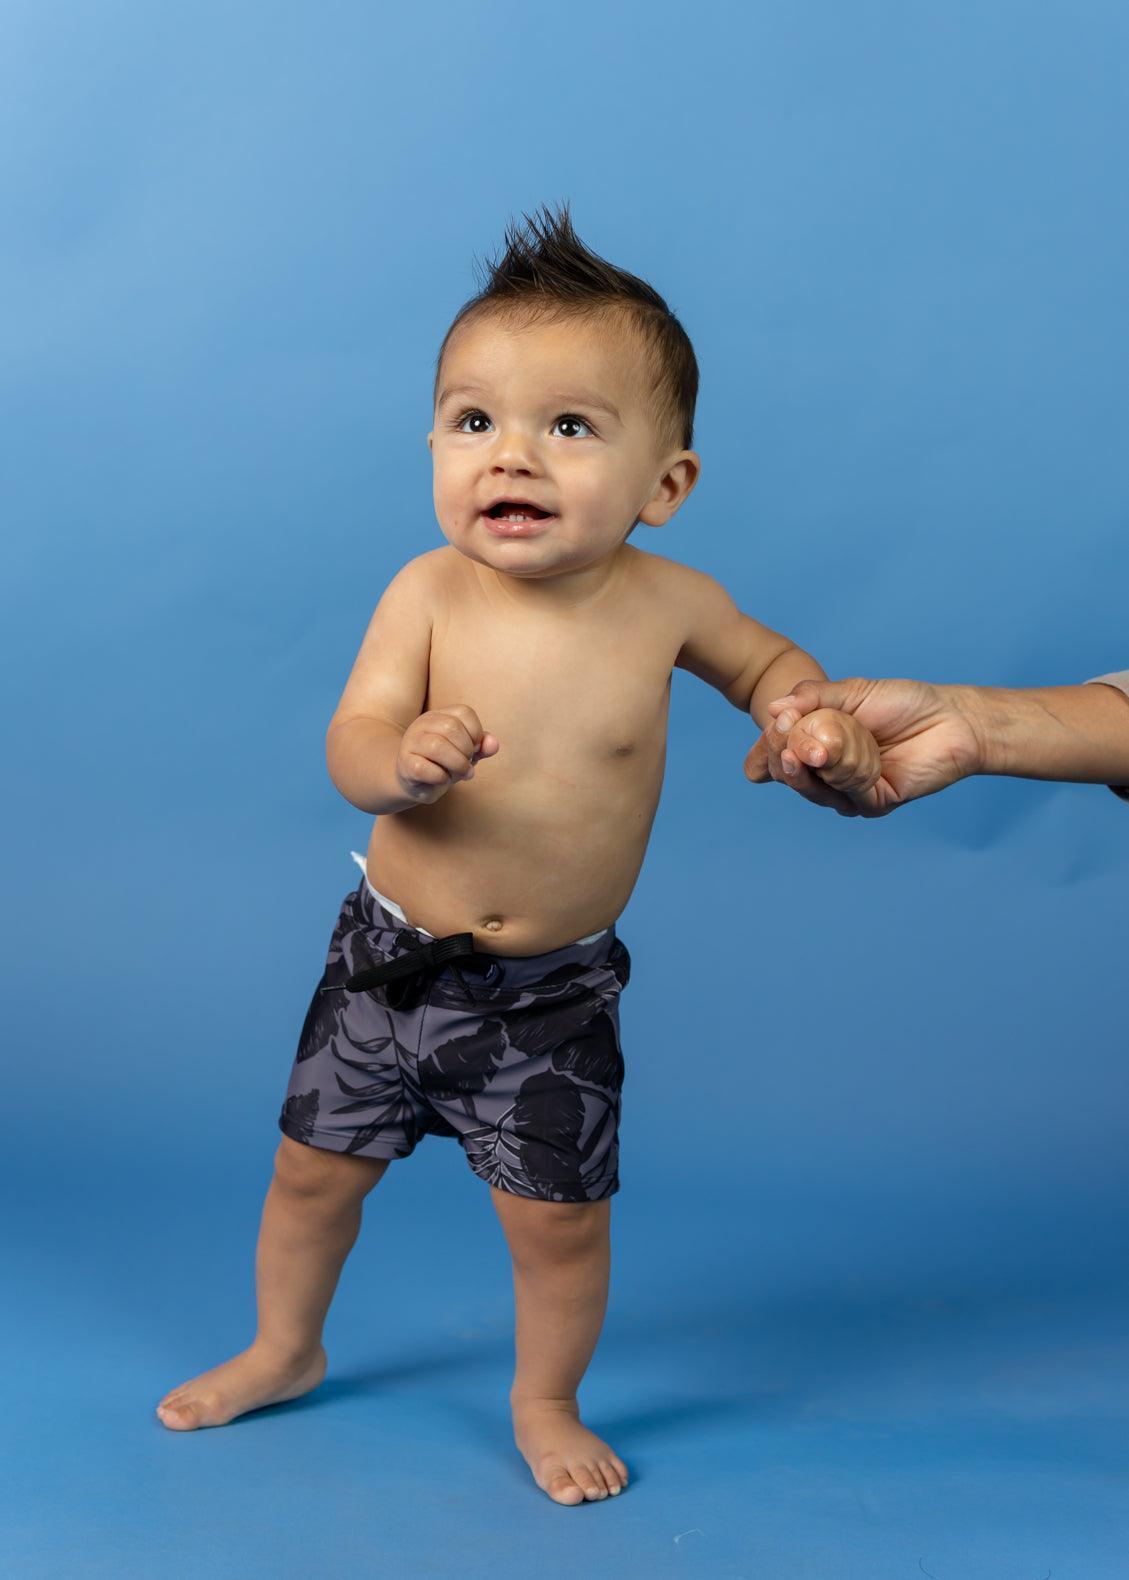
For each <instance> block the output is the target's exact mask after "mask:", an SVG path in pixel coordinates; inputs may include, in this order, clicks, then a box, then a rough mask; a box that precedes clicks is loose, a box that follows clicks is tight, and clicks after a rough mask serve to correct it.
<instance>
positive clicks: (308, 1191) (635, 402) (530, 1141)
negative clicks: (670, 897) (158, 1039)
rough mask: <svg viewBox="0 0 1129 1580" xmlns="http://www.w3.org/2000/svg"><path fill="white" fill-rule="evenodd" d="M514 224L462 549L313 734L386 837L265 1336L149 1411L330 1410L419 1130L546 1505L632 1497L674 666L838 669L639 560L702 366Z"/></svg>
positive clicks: (804, 733)
mask: <svg viewBox="0 0 1129 1580" xmlns="http://www.w3.org/2000/svg"><path fill="white" fill-rule="evenodd" d="M526 219H527V224H528V229H527V230H526V231H519V230H517V229H511V231H510V232H509V233H508V235H507V248H506V251H505V254H504V257H503V258H502V261H501V262H500V263H498V264H494V265H492V268H491V273H490V278H489V280H488V282H487V284H486V286H485V288H484V289H483V290H482V291H481V292H480V294H479V295H478V296H476V297H474V298H472V299H471V300H470V301H469V302H467V303H466V304H465V305H464V306H463V308H462V309H461V310H460V311H459V313H458V315H457V316H456V318H455V320H454V322H453V323H452V325H451V327H450V329H449V330H448V333H447V336H446V338H445V340H444V342H443V345H442V347H441V349H440V352H439V356H438V358H437V362H436V377H435V405H434V426H433V431H432V432H431V433H430V434H429V435H428V445H429V447H430V450H431V454H432V460H433V463H434V478H435V511H436V515H437V517H438V520H439V525H440V528H441V529H442V532H443V536H444V537H445V539H446V540H447V541H446V544H445V545H444V546H443V547H441V548H437V549H431V550H429V551H427V552H425V553H423V554H420V555H418V556H417V557H416V558H415V559H412V560H410V561H409V562H408V563H407V564H406V565H404V567H403V568H402V569H401V570H400V571H399V572H398V573H397V574H396V575H395V576H394V577H393V579H392V581H391V582H390V583H389V585H388V586H387V588H386V589H385V591H384V593H383V595H382V597H381V598H380V601H379V603H378V604H377V607H376V610H375V612H374V614H373V616H372V621H371V623H370V625H369V628H368V631H367V633H366V635H365V637H364V640H363V642H362V644H361V648H360V651H359V653H358V655H357V659H356V662H355V664H354V666H353V669H352V672H351V674H350V675H349V678H348V681H347V683H346V686H345V689H344V692H343V694H342V696H341V700H340V702H339V704H338V706H337V711H336V713H335V714H334V716H333V719H332V720H331V722H330V725H329V731H328V738H327V755H328V766H329V772H330V776H331V778H332V780H333V782H334V784H335V785H336V786H337V788H338V789H339V790H340V792H341V794H342V795H343V796H344V797H345V798H346V799H347V800H348V801H350V802H351V803H352V804H353V805H354V806H356V807H359V808H360V809H361V810H362V811H364V812H367V813H371V814H373V815H374V822H373V829H372V836H371V839H370V841H369V845H368V851H367V856H366V857H365V858H364V864H365V872H364V876H363V878H361V879H360V880H359V882H358V884H357V886H356V888H354V889H353V890H351V892H350V893H349V894H348V895H347V896H346V897H345V900H344V902H343V904H342V907H341V911H340V915H339V916H338V918H337V921H336V924H335V926H334V930H333V936H332V939H331V941H330V946H329V954H328V959H327V961H326V966H325V970H324V973H323V975H322V978H321V981H320V983H319V984H318V987H317V989H316V990H315V992H314V994H313V999H312V1001H311V1004H310V1007H309V1011H308V1013H307V1015H306V1020H305V1024H304V1025H303V1027H302V1031H301V1034H300V1037H299V1041H298V1049H297V1056H296V1058H295V1060H294V1065H293V1069H292V1073H291V1077H290V1084H289V1089H288V1091H287V1094H286V1098H285V1101H284V1104H283V1108H282V1112H281V1115H280V1117H279V1126H280V1129H281V1130H282V1138H281V1141H280V1143H279V1147H278V1151H277V1153H276V1156H275V1165H274V1177H273V1179H272V1181H271V1184H270V1189H269V1190H268V1192H267V1197H266V1202H265V1204H264V1207H263V1217H262V1226H261V1229H260V1234H259V1242H258V1250H257V1256H256V1283H257V1291H258V1315H259V1321H258V1333H257V1335H256V1337H255V1339H254V1341H253V1343H252V1344H251V1345H250V1346H249V1347H248V1348H247V1349H246V1350H243V1351H242V1352H241V1353H240V1354H238V1355H236V1356H235V1357H234V1358H233V1359H231V1360H229V1361H227V1362H226V1363H225V1364H223V1365H221V1366H217V1367H215V1368H213V1369H212V1370H211V1371H208V1372H204V1373H203V1374H202V1375H201V1376H199V1377H196V1378H194V1379H193V1380H192V1381H191V1382H187V1383H184V1384H183V1385H182V1386H181V1387H179V1388H175V1389H173V1390H172V1391H171V1392H170V1393H168V1394H167V1395H166V1396H165V1398H164V1399H163V1400H162V1401H161V1404H160V1405H159V1406H158V1411H157V1413H158V1416H159V1418H160V1420H161V1421H162V1422H163V1423H164V1425H165V1426H167V1427H169V1428H172V1429H175V1430H179V1431H184V1430H190V1429H192V1428H195V1427H201V1426H221V1425H223V1424H224V1423H226V1422H228V1421H230V1420H231V1419H232V1418H233V1417H234V1416H237V1415H239V1414H241V1413H242V1412H244V1411H247V1410H251V1409H255V1408H258V1407H261V1406H263V1405H268V1404H275V1403H278V1402H280V1401H282V1400H284V1399H293V1398H295V1397H296V1396H297V1395H299V1394H302V1393H306V1392H308V1391H309V1390H310V1389H312V1388H315V1387H317V1385H318V1384H319V1383H320V1382H321V1380H322V1378H323V1377H324V1375H325V1369H326V1354H325V1350H324V1349H323V1347H322V1344H321V1335H322V1327H323V1323H324V1320H325V1316H326V1313H327V1310H328V1308H329V1303H330V1300H331V1299H332V1296H333V1292H334V1289H335V1288H336V1285H337V1280H338V1276H339V1274H340V1272H341V1268H342V1265H343V1263H344V1260H345V1257H346V1256H347V1255H348V1253H349V1250H350V1249H351V1247H352V1245H353V1242H354V1241H355V1239H356V1237H357V1233H358V1230H359V1228H360V1221H361V1207H362V1202H363V1200H364V1198H365V1196H366V1195H367V1194H368V1192H369V1191H371V1190H372V1188H373V1186H374V1185H376V1184H377V1183H378V1181H379V1180H380V1179H381V1178H382V1177H383V1176H384V1174H385V1172H386V1170H387V1168H388V1165H389V1163H390V1162H391V1161H392V1160H393V1159H395V1158H404V1157H407V1156H408V1154H409V1153H411V1152H412V1151H413V1150H414V1148H415V1147H416V1145H417V1144H418V1142H419V1141H420V1140H421V1139H422V1138H423V1137H424V1136H425V1135H427V1134H428V1133H429V1132H430V1133H433V1134H435V1135H441V1136H451V1137H454V1138H455V1139H456V1140H457V1141H458V1142H459V1144H460V1145H461V1146H462V1148H463V1150H464V1152H465V1154H466V1158H467V1162H468V1163H469V1165H470V1168H471V1169H472V1171H473V1172H474V1173H475V1174H476V1175H478V1177H479V1178H480V1179H481V1180H484V1181H485V1182H486V1183H487V1184H488V1185H489V1186H490V1196H491V1200H492V1202H493V1204H494V1208H495V1210H496V1211H497V1213H498V1217H499V1219H500V1221H501V1225H502V1229H503V1232H504V1234H505V1237H506V1240H507V1243H508V1245H509V1249H510V1252H511V1254H512V1258H513V1277H514V1297H515V1329H516V1332H515V1350H516V1368H515V1374H514V1380H513V1386H512V1388H511V1391H510V1406H511V1409H512V1414H513V1426H514V1438H515V1442H516V1444H517V1447H518V1449H519V1450H520V1452H521V1454H522V1455H523V1456H524V1458H525V1459H526V1461H527V1462H528V1464H529V1468H530V1470H531V1472H532V1474H533V1477H534V1480H535V1481H536V1483H537V1485H538V1486H539V1487H540V1488H542V1489H543V1491H544V1492H546V1493H547V1494H548V1496H549V1497H550V1498H552V1499H553V1500H554V1501H556V1502H557V1503H562V1504H577V1503H581V1502H583V1501H584V1500H586V1499H598V1498H605V1497H607V1496H608V1495H609V1494H615V1493H618V1492H620V1491H621V1490H622V1488H623V1487H624V1486H626V1484H627V1478H628V1471H627V1466H626V1465H625V1464H624V1462H623V1460H622V1459H621V1458H620V1457H619V1455H618V1454H617V1452H616V1450H615V1448H614V1447H613V1446H612V1445H610V1444H608V1443H605V1442H603V1441H602V1440H601V1439H600V1438H599V1437H597V1436H596V1434H595V1433H594V1432H591V1431H590V1430H589V1429H588V1428H587V1427H586V1426H584V1425H583V1424H582V1422H581V1420H580V1413H579V1407H578V1405H577V1389H578V1387H579V1385H580V1381H581V1378H582V1377H583V1375H584V1372H585V1370H586V1368H587V1366H588V1363H589V1361H590V1359H591V1357H592V1353H593V1351H594V1349H595V1346H596V1341H597V1339H598V1337H599V1333H600V1328H601V1324H602V1322H603V1317H604V1308H605V1304H606V1300H607V1292H608V1270H609V1220H610V1211H611V1197H612V1196H613V1195H614V1193H615V1192H616V1191H617V1190H618V1189H619V1175H618V1157H619V1146H618V1125H619V1119H620V1095H621V1086H622V1081H623V1072H624V1064H623V1052H622V1048H621V1045H620V1035H619V995H620V993H621V992H622V990H623V988H624V987H625V986H626V984H627V981H628V978H629V975H630V969H631V961H630V956H629V954H628V951H627V949H626V947H625V945H624V944H623V942H622V940H621V939H620V938H619V937H618V935H617V933H616V920H617V918H618V917H619V915H620V913H621V912H622V910H623V908H624V906H625V905H626V903H627V901H628V899H629V898H630V896H631V892H632V889H633V887H634V884H635V880H636V878H637V876H638V874H639V869H640V867H641V865H642V861H643V856H644V852H645V850H646V847H647V840H648V835H649V834H650V830H651V825H652V822H653V820H654V816H655V811H656V808H657V805H658V800H659V793H660V789H661V785H662V778H663V765H664V759H665V751H666V729H667V712H668V704H669V699H670V684H671V673H672V671H673V670H674V669H675V668H676V667H677V668H681V669H686V670H690V671H691V672H692V673H693V674H695V675H698V676H699V677H700V678H701V679H702V680H704V681H706V682H708V684H710V685H711V686H714V687H716V688H717V690H718V691H720V692H721V694H722V695H723V696H724V697H725V698H726V699H727V700H728V701H729V702H731V703H732V704H733V706H734V707H735V708H739V709H741V711H742V712H744V713H748V714H750V715H751V717H752V718H753V719H754V720H756V721H757V723H758V725H767V724H768V723H769V718H770V716H769V712H768V705H769V703H770V702H772V701H773V700H774V699H777V698H779V697H781V696H782V695H784V694H786V693H787V692H789V691H790V690H791V689H792V687H793V686H795V685H796V684H797V682H799V681H801V680H804V679H806V678H811V679H816V680H820V679H825V678H826V677H825V676H824V672H823V670H822V669H821V668H820V667H819V665H818V664H817V663H816V662H815V660H814V659H812V658H811V657H809V655H808V654H807V653H805V652H803V651H802V650H801V649H800V648H798V647H796V646H795V644H794V643H792V642H790V641H789V640H788V639H787V637H784V636H781V635H779V634H778V633H777V632H775V631H772V630H769V629H768V628H767V627H766V626H763V625H760V624H758V622H757V621H756V620H753V619H750V617H749V616H748V615H746V614H743V613H742V612H741V611H740V610H739V609H738V608H737V606H736V605H735V604H734V602H733V600H732V599H731V598H730V597H729V595H728V593H727V592H726V591H725V590H724V588H723V587H721V585H720V584H719V583H718V582H716V581H715V580H713V578H711V577H710V576H708V575H706V574H704V573H703V572H701V571H697V570H693V569H690V568H689V567H687V566H685V565H682V564H680V563H678V562H677V561H674V560H669V559H666V558H664V557H663V556H661V555H658V554H653V553H650V552H648V551H647V550H645V549H643V548H640V547H638V546H633V545H631V544H629V543H628V542H627V539H628V538H629V537H630V536H631V534H632V532H633V531H634V530H635V528H636V527H637V526H640V525H643V526H647V527H661V526H663V525H664V524H665V523H666V522H667V521H669V520H670V518H671V517H672V516H673V515H674V513H675V512H676V511H677V510H678V509H679V507H680V506H681V504H682V503H683V501H684V500H685V499H686V496H687V495H688V494H689V493H690V491H691V489H692V488H693V487H694V484H695V483H696V481H697V478H698V475H699V471H700V461H699V457H698V456H697V455H696V454H695V453H694V451H692V450H691V449H690V444H691V443H692V434H693V418H694V405H695V400H696V397H697V388H698V369H697V363H696V360H695V356H694V352H693V349H692V347H691V345H690V341H689V339H688V338H687V335H686V333H685V331H684V329H683V328H682V326H681V325H680V324H679V322H678V320H677V318H676V317H675V316H674V314H673V313H672V312H671V311H670V310H669V309H668V307H667V305H666V303H665V302H664V301H663V299H662V297H660V296H659V295H658V294H657V292H656V291H654V290H653V289H652V288H651V287H650V286H649V285H647V284H645V283H644V282H643V281H642V280H640V279H638V278H636V277H635V276H634V275H631V274H628V273H626V272H624V271H623V270H621V269H618V268H615V267H613V266H612V265H611V264H609V263H607V262H606V261H605V260H603V259H601V258H599V257H597V256H596V255H595V254H593V253H592V252H590V251H589V250H588V249H587V248H586V247H585V246H584V245H583V244H582V243H581V242H580V240H579V239H578V238H577V236H576V234H575V232H574V231H573V229H572V225H571V222H570V220H569V216H568V209H567V206H565V207H563V208H562V210H561V211H560V212H559V213H557V214H554V213H552V212H551V211H549V210H545V211H543V213H542V214H541V215H540V216H538V217H537V218H535V219H532V220H531V219H529V217H528V216H526ZM772 728H773V729H774V730H775V732H776V733H775V736H774V742H775V745H776V748H777V750H780V751H782V750H783V749H784V747H785V746H787V747H788V749H789V751H790V752H791V753H793V754H794V755H795V756H796V757H797V758H798V759H799V760H800V761H802V762H803V763H804V764H805V765H807V766H808V767H809V768H812V769H814V770H816V771H817V772H818V773H820V775H821V776H822V777H824V778H825V779H826V781H827V783H828V784H830V785H833V786H835V787H839V788H843V789H848V790H858V789H861V788H866V787H868V786H870V785H872V784H873V783H874V782H875V780H876V779H877V778H878V773H879V761H878V752H877V747H876V746H875V743H874V740H873V738H872V737H871V736H870V734H869V733H868V732H867V731H866V730H864V729H863V728H862V727H861V726H860V725H858V724H856V722H855V720H854V719H853V718H851V717H850V716H849V715H846V714H840V713H835V712H833V711H831V710H827V709H824V710H819V711H817V712H816V713H813V714H809V715H808V716H807V717H806V718H805V719H804V720H803V721H802V722H797V721H795V720H794V719H791V718H789V717H788V716H787V715H784V716H783V718H782V719H781V720H778V721H777V723H776V725H775V726H772ZM357 859H358V861H360V860H361V859H362V858H360V857H359V856H358V858H357Z"/></svg>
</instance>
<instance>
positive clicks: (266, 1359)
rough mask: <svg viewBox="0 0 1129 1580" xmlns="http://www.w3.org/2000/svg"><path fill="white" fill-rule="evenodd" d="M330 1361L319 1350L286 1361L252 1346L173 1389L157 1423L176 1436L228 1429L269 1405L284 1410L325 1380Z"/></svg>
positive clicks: (160, 1405) (162, 1402)
mask: <svg viewBox="0 0 1129 1580" xmlns="http://www.w3.org/2000/svg"><path fill="white" fill-rule="evenodd" d="M325 1367H326V1356H325V1351H324V1350H323V1349H322V1347H321V1345H320V1344H319V1345H318V1347H317V1350H316V1351H315V1352H314V1354H313V1355H306V1356H302V1357H301V1358H300V1359H297V1360H295V1359H283V1358H281V1357H280V1356H279V1355H278V1353H277V1352H272V1351H271V1350H268V1349H266V1348H265V1347H263V1346H261V1345H258V1344H252V1345H251V1347H250V1349H246V1350H244V1351H243V1352H242V1353H241V1354H239V1355H236V1356H234V1357H233V1359H231V1360H229V1361H225V1362H224V1364H223V1365H222V1366H213V1368H212V1370H211V1371H210V1372H201V1373H200V1375H199V1377H194V1378H193V1379H192V1381H191V1382H186V1383H181V1385H180V1387H179V1388H173V1389H171V1390H170V1391H169V1392H168V1393H167V1394H166V1395H165V1397H164V1398H163V1399H162V1400H161V1402H160V1404H159V1405H158V1406H157V1417H158V1419H159V1420H160V1421H161V1423H162V1424H163V1425H164V1426H167V1427H169V1428H171V1430H173V1431H174V1432H190V1431H192V1429H193V1428H194V1427H198V1426H226V1425H227V1423H228V1422H229V1421H231V1420H233V1419H234V1417H235V1416H237V1415H243V1414H244V1412H245V1411H247V1410H257V1409H259V1408H261V1406H263V1405H266V1404H281V1403H282V1401H283V1400H284V1399H297V1398H298V1396H299V1394H304V1393H309V1392H310V1390H311V1388H316V1387H317V1385H318V1383H320V1382H321V1380H322V1378H323V1377H324V1376H325Z"/></svg>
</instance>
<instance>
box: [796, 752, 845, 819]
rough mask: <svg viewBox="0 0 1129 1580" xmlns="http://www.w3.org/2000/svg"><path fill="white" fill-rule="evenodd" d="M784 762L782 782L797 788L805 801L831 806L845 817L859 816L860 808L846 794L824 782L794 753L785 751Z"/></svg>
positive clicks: (815, 804) (816, 804) (798, 793)
mask: <svg viewBox="0 0 1129 1580" xmlns="http://www.w3.org/2000/svg"><path fill="white" fill-rule="evenodd" d="M782 762H783V778H782V779H781V783H782V784H786V785H787V786H788V787H789V788H790V789H792V790H795V791H796V793H797V795H802V796H803V798H804V800H805V801H810V802H811V803H812V804H813V805H814V806H826V807H831V808H832V809H833V810H834V811H836V812H838V813H839V814H840V815H841V816H843V817H857V816H858V808H857V807H855V806H854V805H853V804H852V803H851V801H850V800H848V798H847V797H846V796H845V795H842V794H840V792H839V791H838V790H834V789H832V787H831V786H830V785H827V784H824V782H823V780H822V779H821V778H820V777H819V775H818V774H814V773H812V771H811V769H810V768H805V766H804V764H803V763H802V762H800V761H799V759H798V758H797V757H796V756H795V754H794V753H792V752H791V751H785V753H784V754H783V758H782ZM789 770H791V771H789Z"/></svg>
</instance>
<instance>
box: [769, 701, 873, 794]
mask: <svg viewBox="0 0 1129 1580" xmlns="http://www.w3.org/2000/svg"><path fill="white" fill-rule="evenodd" d="M765 739H766V744H767V745H768V748H769V751H770V752H772V753H777V754H779V760H780V766H781V768H782V769H783V771H784V773H785V774H786V775H787V776H788V777H789V778H794V777H795V776H796V775H797V774H799V773H801V772H802V771H803V769H804V768H809V769H810V770H811V771H812V772H813V773H816V774H818V775H819V777H820V779H822V780H823V783H824V784H825V785H828V786H829V787H830V788H831V789H832V790H839V791H841V792H842V793H843V794H844V795H850V796H857V795H861V794H863V793H864V792H865V791H867V790H870V789H871V788H872V787H873V786H874V785H875V784H877V782H878V780H879V779H880V778H881V776H882V760H881V757H880V755H879V751H878V742H877V741H876V740H875V739H874V736H873V735H872V734H871V733H870V731H869V730H868V729H866V728H865V727H864V726H863V725H861V724H860V723H859V722H858V720H857V719H856V718H854V717H853V715H852V714H849V713H841V712H840V711H839V710H838V709H837V708H817V709H816V710H815V712H814V713H808V714H805V715H804V716H803V718H798V717H797V716H796V714H794V713H789V712H784V713H782V714H781V715H780V717H779V718H777V719H774V720H773V721H772V723H771V724H769V725H768V727H767V729H766V730H765ZM774 777H775V776H774Z"/></svg>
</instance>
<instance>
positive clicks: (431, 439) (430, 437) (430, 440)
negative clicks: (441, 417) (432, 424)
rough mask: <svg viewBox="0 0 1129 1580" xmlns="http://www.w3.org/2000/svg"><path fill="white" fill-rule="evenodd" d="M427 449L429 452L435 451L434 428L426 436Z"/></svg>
mask: <svg viewBox="0 0 1129 1580" xmlns="http://www.w3.org/2000/svg"><path fill="white" fill-rule="evenodd" d="M427 448H428V449H429V450H431V451H434V449H435V429H434V428H433V429H432V430H431V432H430V433H429V434H428V436H427Z"/></svg>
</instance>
